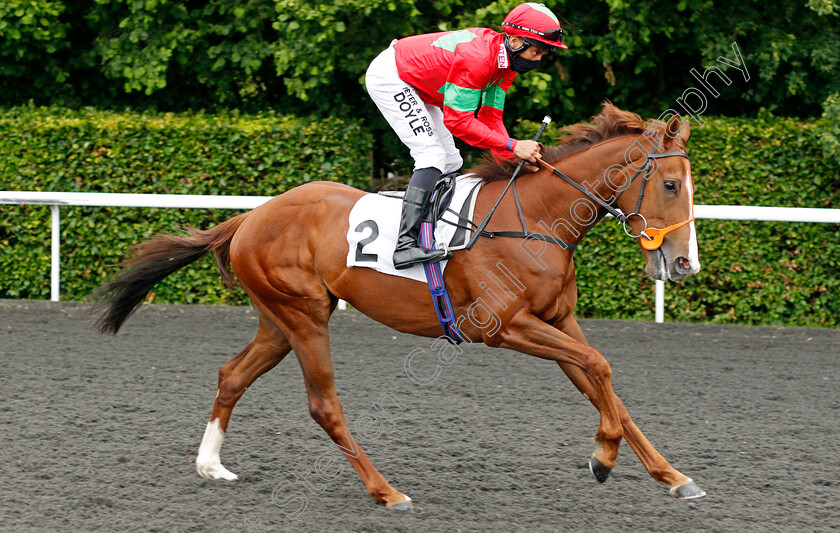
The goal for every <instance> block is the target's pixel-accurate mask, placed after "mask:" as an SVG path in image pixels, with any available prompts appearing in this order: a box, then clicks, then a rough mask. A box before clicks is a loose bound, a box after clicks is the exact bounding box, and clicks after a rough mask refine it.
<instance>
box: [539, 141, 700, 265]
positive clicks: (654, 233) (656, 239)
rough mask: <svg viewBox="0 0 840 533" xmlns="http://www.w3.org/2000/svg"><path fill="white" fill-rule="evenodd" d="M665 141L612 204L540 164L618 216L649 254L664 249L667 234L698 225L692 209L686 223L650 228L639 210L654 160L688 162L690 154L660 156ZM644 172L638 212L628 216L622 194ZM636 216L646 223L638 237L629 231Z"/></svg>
mask: <svg viewBox="0 0 840 533" xmlns="http://www.w3.org/2000/svg"><path fill="white" fill-rule="evenodd" d="M661 142H662V138H659V139H657V141H656V144H654V146H653V149H652V150H651V151H650V153H649V154H647V155H646V156H645V163H644V164H643V165H642V166H641V167H640V168H639V170H637V171H636V173H635V174H633V177H631V178H630V181H628V182H627V185H626V186H625V187H624V188H623V189H622V190H621V191H620V192H619V193H618V196H616V197H615V200H613V201H612V202H610V203H607V202H605V201H604V200H602V199H601V198H599V197H598V196H597V195H595V194H593V193H592V192H591V191H590V190H589V189H587V188H586V187H584V186H583V185H581V184H579V183H577V182H576V181H574V180H573V179H572V178H570V177H569V176H567V175H565V174H563V173H562V172H560V171H559V170H557V169H556V168H554V167H553V166H552V165H551V164H549V163H547V162H545V161H543V160H542V159H538V160H537V161H538V162H539V163H540V164H541V165H542V166H544V167H546V168H548V169H550V170H551V172H552V173H553V174H554V175H556V176H559V177H560V178H562V179H563V181H565V182H566V183H568V184H569V185H571V186H572V187H574V188H575V189H577V190H579V191H580V192H582V193H583V194H584V195H585V196H586V197H587V198H589V199H590V200H592V201H593V202H595V203H596V204H598V205H600V206H601V207H603V208H604V209H605V210H606V211H607V212H608V213H609V214H611V215H612V216H613V217H615V219H616V220H618V221H619V222H620V223H621V226H622V228H623V229H624V233H626V234H627V236H628V237H631V238H633V239H639V244H641V246H642V248H644V249H645V250H648V251H653V250H656V249H658V248H659V247H661V246H662V243H663V242H664V240H665V235H667V234H668V233H670V232H672V231H674V230H676V229H679V228H681V227H683V226H685V225H686V224H689V223H691V222H694V213H693V210H694V208H693V207H692V216H691V217H690V218H689V219H688V220H684V221H682V222H679V223H677V224H674V225H673V226H668V227H667V228H649V227H648V222H647V219H646V218H645V216H644V215H642V213H641V212H640V211H639V210H640V209H641V207H642V198H644V196H645V185H647V182H648V180H649V179H650V178H651V171H652V169H653V165H654V163H653V160H655V159H663V158H665V157H684V158H686V159H688V154H686V153H685V152H663V153H659V154H658V153H656V150H658V149H659V144H660V143H661ZM642 173H644V174H643V175H642V184H641V186H640V187H639V198H638V200H637V201H636V209H635V211H633V212H632V213H630V214H624V213H623V212H622V211H621V210H620V209H619V208H618V199H619V198H621V195H622V194H624V191H626V190H627V189H629V188H630V185H632V184H633V182H634V181H635V180H636V178H637V177H639V175H640V174H642ZM613 204H615V205H613ZM633 217H639V218H641V219H642V222H643V223H644V227H643V228H642V231H640V232H639V233H638V234H634V233H633V232H632V228H629V222H630V219H631V218H633ZM628 228H629V230H628ZM642 237H644V238H645V239H642Z"/></svg>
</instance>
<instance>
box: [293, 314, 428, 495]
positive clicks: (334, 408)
mask: <svg viewBox="0 0 840 533" xmlns="http://www.w3.org/2000/svg"><path fill="white" fill-rule="evenodd" d="M296 333H297V334H296V335H295V337H294V338H293V339H292V346H293V347H294V350H295V355H297V357H298V360H299V361H300V366H301V368H302V369H303V375H304V379H305V381H306V393H307V395H308V397H309V412H310V414H311V415H312V418H314V419H315V421H316V422H318V424H319V425H320V426H321V427H322V428H324V431H326V432H327V434H328V435H329V436H330V438H331V439H332V440H333V442H335V444H336V445H337V446H338V447H339V449H340V450H341V451H342V453H344V455H345V456H346V457H347V459H348V460H349V461H350V464H351V465H352V466H353V468H355V469H356V472H358V473H359V476H360V477H361V478H362V481H363V482H364V484H365V487H367V490H368V492H369V493H370V494H371V496H373V497H374V498H375V499H376V500H377V501H378V502H381V503H384V504H386V505H387V506H388V507H392V508H397V509H408V508H411V505H412V504H411V498H409V497H408V496H406V495H405V494H402V493H401V492H399V491H398V490H396V489H395V488H393V487H392V486H391V485H390V484H389V483H388V481H386V480H385V478H384V477H383V476H382V474H380V473H379V472H378V471H377V470H376V468H375V467H374V466H373V464H371V462H370V460H369V459H368V458H367V456H366V455H365V453H364V452H363V451H362V449H361V448H360V447H359V445H358V443H357V442H356V440H355V439H354V438H353V436H352V434H351V433H350V431H349V428H348V426H347V420H346V419H345V418H344V413H343V411H342V408H341V404H340V403H339V401H338V396H337V395H336V391H335V380H334V375H333V365H332V359H331V357H330V351H329V350H330V348H329V337H328V333H327V331H326V325H324V326H323V327H312V328H303V327H301V326H300V325H298V327H297V328H296Z"/></svg>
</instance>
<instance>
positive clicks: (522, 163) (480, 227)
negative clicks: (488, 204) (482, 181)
mask: <svg viewBox="0 0 840 533" xmlns="http://www.w3.org/2000/svg"><path fill="white" fill-rule="evenodd" d="M549 124H551V117H550V116H548V115H546V116H545V118H544V119H543V121H542V125H540V129H539V130H538V131H537V134H536V135H535V136H534V141H535V142H536V141H539V140H540V137H541V136H542V134H543V132H545V129H546V128H547V127H548V125H549ZM523 166H525V160H524V159H523V160H522V161H520V162H519V164H518V165H517V166H516V170H514V171H513V175H512V176H511V177H510V181H509V182H508V184H507V186H505V190H503V191H502V194H501V195H500V196H499V199H498V200H496V205H494V206H493V209H491V210H490V212H489V213H487V216H486V217H484V220H482V221H481V224H479V225H478V227H477V228H476V229H475V231H474V232H473V235H472V238H471V239H470V242H468V243H467V246H466V248H467V250H471V249H472V247H473V245H474V244H475V241H477V240H478V238H479V237H480V236H481V233H482V232H483V231H484V228H485V227H487V223H488V222H490V217H492V216H493V213H495V212H496V208H497V207H499V204H500V203H501V201H502V198H504V197H505V193H507V191H508V189H510V186H511V185H512V184H513V180H515V179H516V176H518V175H519V171H520V170H522V167H523Z"/></svg>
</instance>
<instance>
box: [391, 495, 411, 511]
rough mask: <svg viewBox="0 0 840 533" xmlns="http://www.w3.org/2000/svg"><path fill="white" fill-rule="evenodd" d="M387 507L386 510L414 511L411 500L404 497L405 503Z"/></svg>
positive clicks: (392, 504)
mask: <svg viewBox="0 0 840 533" xmlns="http://www.w3.org/2000/svg"><path fill="white" fill-rule="evenodd" d="M387 507H388V509H396V510H397V511H410V510H412V509H414V504H413V503H411V498H409V497H408V496H406V497H405V501H401V502H396V503H389V504H387Z"/></svg>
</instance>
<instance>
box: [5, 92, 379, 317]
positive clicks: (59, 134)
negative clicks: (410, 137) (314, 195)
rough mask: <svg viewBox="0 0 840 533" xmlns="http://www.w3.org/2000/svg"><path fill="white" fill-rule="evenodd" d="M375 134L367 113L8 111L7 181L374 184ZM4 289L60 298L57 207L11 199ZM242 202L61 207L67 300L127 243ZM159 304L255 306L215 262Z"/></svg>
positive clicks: (194, 187)
mask: <svg viewBox="0 0 840 533" xmlns="http://www.w3.org/2000/svg"><path fill="white" fill-rule="evenodd" d="M371 149H372V138H371V135H370V134H369V133H368V132H367V131H366V130H364V129H363V128H362V127H361V125H360V124H359V123H358V122H353V121H347V120H342V119H330V120H319V121H313V120H307V119H302V118H296V117H288V116H279V115H275V114H270V113H265V114H260V115H253V116H238V115H237V114H235V113H234V114H228V115H203V114H177V115H172V114H154V113H142V114H141V113H129V112H125V113H115V112H105V111H96V110H91V109H85V110H81V111H69V110H65V109H57V108H30V107H22V108H13V109H7V110H2V111H0V189H2V190H22V191H64V192H121V193H152V194H164V193H165V194H223V195H268V196H273V195H277V194H280V193H282V192H283V191H285V190H287V189H290V188H292V187H295V186H298V185H301V184H303V183H306V182H308V181H315V180H333V181H341V182H344V183H348V184H350V185H353V186H357V187H366V186H368V184H369V182H370V175H371V169H370V153H371ZM0 212H1V213H2V216H0V272H2V274H0V298H33V299H49V296H50V288H49V271H50V257H49V253H50V250H49V231H50V216H49V209H48V208H47V207H41V206H21V207H18V206H0ZM238 212H241V211H228V210H204V209H139V208H83V207H65V208H62V209H61V216H62V226H61V240H62V252H61V275H62V280H61V282H62V296H61V297H62V299H67V300H82V299H84V298H86V297H87V295H88V294H89V293H90V292H91V291H92V290H93V289H94V288H95V287H97V286H98V285H99V284H101V283H102V281H103V280H104V279H105V278H106V277H108V276H109V275H111V274H113V272H114V269H113V268H111V265H114V264H116V263H118V262H119V261H120V260H121V259H122V258H123V255H124V253H125V251H126V249H127V248H128V247H129V246H130V245H132V244H134V243H137V242H140V241H142V240H144V239H146V238H148V237H149V236H150V235H151V234H152V233H155V232H160V231H165V232H171V231H173V230H177V229H178V228H179V226H180V225H182V224H190V225H194V226H197V227H210V226H213V225H215V224H217V223H219V222H221V221H223V220H226V219H227V218H230V217H231V216H233V215H234V214H236V213H238ZM152 297H153V298H154V301H156V302H190V303H192V302H196V303H198V302H200V303H245V301H246V300H245V298H244V293H242V292H241V291H240V292H239V293H238V294H236V295H235V296H234V297H231V296H230V295H229V294H228V293H227V292H226V290H225V289H224V288H223V285H222V283H221V280H220V279H219V276H218V274H217V273H216V272H215V266H214V264H213V262H212V260H204V261H201V262H200V263H198V264H197V265H196V267H194V268H188V269H183V270H182V271H179V272H178V273H176V274H175V275H173V276H171V277H170V278H169V279H167V280H166V281H165V282H163V283H161V284H160V285H158V287H157V288H156V289H155V292H154V293H153V295H152Z"/></svg>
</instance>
